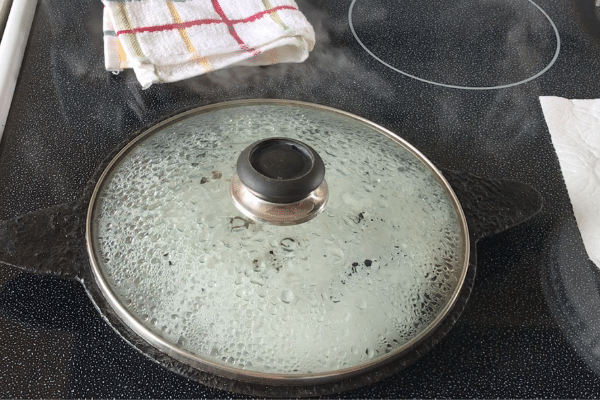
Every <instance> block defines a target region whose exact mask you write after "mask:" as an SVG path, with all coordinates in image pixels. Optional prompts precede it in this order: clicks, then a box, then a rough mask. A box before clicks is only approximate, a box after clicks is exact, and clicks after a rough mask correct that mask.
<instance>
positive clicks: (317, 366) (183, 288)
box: [87, 101, 469, 379]
mask: <svg viewBox="0 0 600 400" xmlns="http://www.w3.org/2000/svg"><path fill="white" fill-rule="evenodd" d="M270 136H276V137H283V138H289V139H294V140H299V141H301V142H302V143H305V144H307V145H308V146H310V147H311V148H312V149H314V150H315V151H316V152H318V154H320V156H321V158H322V160H323V162H324V165H325V170H326V172H325V179H326V181H327V184H328V188H329V198H328V202H327V204H326V205H325V206H324V208H322V212H321V213H320V214H319V215H318V216H316V218H313V219H311V220H309V221H308V222H303V223H298V224H293V225H289V226H278V225H274V224H270V223H264V222H260V221H257V220H255V219H252V218H251V217H248V216H247V215H245V213H242V212H241V211H239V210H238V208H237V207H236V205H235V204H234V201H233V200H232V196H231V189H230V184H231V181H232V178H233V177H235V176H236V160H237V158H238V156H239V154H240V153H241V152H242V151H243V150H244V149H245V148H247V147H248V146H249V145H250V144H252V143H254V142H256V141H258V140H261V139H264V138H265V137H270ZM87 235H88V249H89V252H90V256H91V259H92V269H93V271H94V274H95V277H96V280H97V281H98V284H99V286H100V287H101V289H102V291H103V293H104V295H105V297H106V298H107V300H108V301H109V303H110V304H111V306H112V307H113V308H114V309H115V311H116V312H117V313H118V314H119V315H120V317H121V318H122V319H123V321H124V322H125V323H126V324H127V325H129V327H130V328H132V329H133V330H134V331H135V332H136V333H138V334H139V335H141V336H142V337H143V338H145V339H146V340H147V341H149V342H150V343H152V344H153V345H155V346H157V347H159V348H160V349H161V350H163V351H165V352H167V353H169V354H170V355H172V356H174V357H176V358H178V359H180V360H183V361H185V362H187V363H189V364H191V365H194V366H196V367H199V368H202V369H205V370H209V371H213V372H214V371H216V372H217V373H222V374H225V375H228V376H230V375H231V374H233V375H235V376H237V377H241V378H244V377H247V376H250V377H257V376H258V377H264V376H266V377H269V376H276V377H277V378H283V379H284V378H287V377H291V378H298V377H300V378H306V377H309V378H310V377H322V376H328V375H337V374H340V373H341V374H343V373H344V372H348V371H356V370H360V369H361V368H363V367H369V366H373V365H374V364H376V363H378V362H380V361H381V360H386V359H389V358H390V357H393V356H394V355H399V354H401V353H402V352H403V351H405V350H407V349H409V348H410V346H412V345H413V344H415V343H416V342H417V341H419V340H421V339H422V338H423V337H425V336H426V335H427V334H428V333H429V332H430V331H431V330H433V329H434V328H435V326H436V325H438V324H439V322H440V321H441V320H442V318H443V316H444V315H445V313H446V312H447V311H448V310H449V309H450V308H451V307H452V305H453V303H454V301H455V299H456V297H457V293H458V291H459V289H460V286H461V285H462V282H463V279H464V276H465V273H466V268H467V265H468V248H469V245H468V235H467V233H466V223H465V220H464V216H463V214H462V211H461V209H460V207H459V206H458V203H457V200H456V197H455V196H454V194H453V192H452V190H451V189H450V187H449V185H448V184H447V183H446V182H445V180H444V179H443V177H441V174H440V173H439V172H438V171H437V170H436V169H435V168H434V167H433V166H432V165H431V164H430V163H429V162H428V161H427V160H426V159H425V158H424V157H423V156H422V155H421V154H420V153H419V152H418V151H416V150H415V149H414V148H413V147H412V146H410V145H409V144H407V143H406V142H404V141H403V140H401V139H399V138H397V137H396V136H394V135H393V134H391V133H390V132H388V131H387V130H385V129H383V128H381V127H379V126H377V125H374V124H372V123H370V122H368V121H365V120H363V119H361V118H359V117H356V116H353V115H351V114H347V113H344V112H340V111H337V110H333V109H330V108H326V107H321V106H314V105H309V104H306V103H298V102H281V101H280V102H276V101H254V102H253V101H242V102H233V103H223V104H220V105H215V106H209V107H204V108H201V109H197V110H192V111H190V112H187V113H184V114H182V115H180V116H177V117H175V118H172V119H170V120H168V121H165V122H164V123H162V124H160V125H158V126H156V127H154V128H152V129H151V130H149V131H148V132H146V133H145V134H143V135H141V136H140V137H138V138H137V139H136V140H135V141H133V142H132V143H131V144H130V145H128V146H127V147H126V148H125V149H124V150H123V151H122V152H121V153H120V154H119V155H118V156H117V157H116V158H115V160H113V162H112V163H111V165H110V166H109V167H108V168H107V170H106V171H105V173H104V175H103V177H102V178H101V179H100V182H99V183H98V185H97V187H96V191H95V193H94V197H93V199H92V202H91V205H90V213H89V216H88V233H87ZM273 374H275V375H273Z"/></svg>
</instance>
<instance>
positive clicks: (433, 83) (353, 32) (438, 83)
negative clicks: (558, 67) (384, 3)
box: [348, 0, 560, 90]
mask: <svg viewBox="0 0 600 400" xmlns="http://www.w3.org/2000/svg"><path fill="white" fill-rule="evenodd" d="M357 1H358V0H352V3H350V8H349V9H348V24H349V25H350V30H351V31H352V35H353V36H354V38H355V39H356V41H357V42H358V44H360V45H361V47H362V48H363V49H364V50H365V51H366V52H367V53H369V55H370V56H371V57H373V58H374V59H376V60H377V61H379V62H380V63H381V64H383V65H385V66H386V67H388V68H390V69H392V70H394V71H396V72H398V73H400V74H402V75H405V76H408V77H409V78H413V79H416V80H418V81H421V82H425V83H430V84H432V85H437V86H443V87H447V88H452V89H463V90H492V89H505V88H509V87H512V86H517V85H520V84H523V83H527V82H529V81H532V80H534V79H536V78H538V77H539V76H541V75H543V74H544V73H545V72H546V71H548V70H549V69H550V67H552V65H554V63H555V62H556V60H557V59H558V54H559V53H560V35H559V33H558V28H557V27H556V25H555V24H554V21H552V19H551V18H550V16H549V15H548V14H547V13H546V12H545V11H544V10H543V9H542V8H541V7H540V6H538V5H537V4H536V3H534V2H533V1H532V0H527V1H529V2H530V3H531V4H533V5H534V6H535V7H536V8H537V9H538V10H539V11H540V12H541V13H542V14H543V15H544V16H545V17H546V19H547V20H548V22H550V25H551V26H552V29H554V34H555V36H556V51H555V52H554V57H552V60H550V63H548V65H546V67H545V68H544V69H542V70H541V71H540V72H538V73H537V74H535V75H533V76H530V77H529V78H526V79H523V80H521V81H518V82H514V83H509V84H506V85H498V86H458V85H450V84H447V83H441V82H435V81H430V80H427V79H424V78H419V77H418V76H415V75H412V74H409V73H408V72H405V71H402V70H400V69H398V68H396V67H394V66H392V65H390V64H388V63H387V62H385V61H383V60H382V59H381V58H379V57H377V56H376V55H375V54H374V53H373V52H372V51H371V50H369V49H368V47H367V46H366V45H365V44H364V43H363V42H362V41H361V40H360V39H359V38H358V34H357V33H356V31H355V30H354V24H353V23H352V10H353V9H354V4H356V2H357Z"/></svg>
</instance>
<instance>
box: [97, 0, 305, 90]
mask: <svg viewBox="0 0 600 400" xmlns="http://www.w3.org/2000/svg"><path fill="white" fill-rule="evenodd" d="M103 3H104V55H105V64H106V69H107V70H109V71H121V70H123V69H124V68H133V69H134V71H135V73H136V76H137V78H138V80H139V81H140V83H141V84H142V86H143V87H144V88H147V87H149V86H150V85H152V84H153V83H157V82H174V81H178V80H182V79H186V78H190V77H192V76H196V75H200V74H204V73H206V72H210V71H212V70H216V69H221V68H225V67H229V66H233V65H269V64H276V63H287V62H302V61H304V60H305V59H306V58H307V57H308V53H309V51H311V50H312V49H313V47H314V44H315V33H314V30H313V28H312V26H311V25H310V23H309V22H308V20H307V19H306V18H305V17H304V15H303V14H302V12H300V11H299V10H298V6H297V5H296V3H295V2H294V0H103Z"/></svg>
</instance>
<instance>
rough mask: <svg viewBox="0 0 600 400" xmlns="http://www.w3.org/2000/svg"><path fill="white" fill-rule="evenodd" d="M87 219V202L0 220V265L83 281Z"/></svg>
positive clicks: (53, 207)
mask: <svg viewBox="0 0 600 400" xmlns="http://www.w3.org/2000/svg"><path fill="white" fill-rule="evenodd" d="M85 217H86V206H85V202H84V201H83V200H76V201H74V202H71V203H64V204H59V205H56V206H52V207H49V208H46V209H42V210H38V211H33V212H30V213H28V214H24V215H21V216H18V217H16V218H13V219H11V220H8V221H1V222H0V264H1V263H4V264H8V265H11V266H14V267H17V268H19V269H22V270H24V271H27V272H33V273H37V274H51V275H57V276H60V277H64V278H71V279H77V280H81V279H82V272H83V269H84V268H85V266H86V264H87V263H88V261H87V254H86V250H85V249H86V247H85Z"/></svg>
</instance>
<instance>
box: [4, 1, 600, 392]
mask: <svg viewBox="0 0 600 400" xmlns="http://www.w3.org/2000/svg"><path fill="white" fill-rule="evenodd" d="M298 4H299V6H300V9H301V10H302V11H303V12H304V13H305V15H306V16H307V18H308V19H309V21H310V22H311V23H312V24H313V26H314V27H315V30H316V32H317V46H316V47H315V49H314V51H313V52H312V53H311V55H310V57H309V59H308V60H307V61H306V62H304V63H302V64H293V65H275V66H269V67H237V68H231V69H227V70H223V71H216V72H212V73H210V74H208V75H206V76H201V77H197V78H193V79H188V80H185V81H182V82H178V83H172V84H164V85H154V86H152V87H150V88H149V89H147V90H141V88H140V85H139V84H138V83H137V81H136V79H135V76H134V75H133V74H132V73H130V72H124V73H121V74H118V75H114V74H112V73H107V72H106V71H105V70H104V60H103V52H102V51H103V49H102V47H103V44H102V4H101V3H100V2H99V1H91V0H89V1H88V0H82V1H80V2H78V3H77V4H76V5H75V4H74V3H73V2H66V1H63V0H41V2H40V4H39V5H38V9H37V12H36V16H35V19H34V23H33V28H32V31H31V35H30V38H29V45H28V48H27V50H26V53H25V58H24V62H23V66H22V70H21V75H20V78H19V81H18V83H17V87H16V91H15V96H14V100H13V103H12V108H11V111H10V114H9V117H8V121H7V125H6V129H5V132H4V137H3V138H2V142H1V143H0V220H8V219H11V218H14V217H16V216H18V215H21V214H24V213H26V212H29V211H33V210H37V209H41V208H45V207H49V206H51V205H54V204H60V203H66V202H69V201H73V200H75V199H77V198H79V197H80V196H81V195H82V193H83V190H84V188H85V185H86V182H87V181H88V179H90V177H91V176H92V174H93V173H94V171H95V170H96V168H97V166H98V165H99V164H100V163H101V161H102V160H103V159H104V157H105V156H106V155H108V154H109V153H110V152H111V151H112V150H113V148H114V147H115V146H117V145H118V144H119V143H121V142H122V140H124V139H125V138H127V137H129V136H131V135H132V134H134V133H136V132H140V131H142V130H143V129H144V128H146V127H149V126H151V125H152V124H154V123H157V122H159V121H161V120H163V119H165V118H166V117H168V116H171V115H174V114H176V113H178V112H181V111H183V110H187V109H190V108H193V107H197V106H202V105H206V104H211V103H216V102H220V101H225V100H236V99H245V98H279V99H293V100H302V101H308V102H314V103H320V104H325V105H328V106H332V107H336V108H339V109H342V110H345V111H349V112H352V113H355V114H357V115H360V116H362V117H365V118H367V119H370V120H372V121H374V122H376V123H379V124H381V125H383V126H385V127H387V128H389V129H391V130H392V131H394V132H397V133H398V134H399V135H400V136H402V137H404V138H405V139H407V140H408V141H409V142H411V143H412V144H413V145H415V146H416V147H417V148H418V149H419V150H421V151H422V152H423V153H424V154H425V155H426V156H427V157H429V158H430V159H431V160H432V161H433V162H434V163H435V164H436V165H437V166H439V167H440V168H444V169H453V170H460V171H466V172H469V173H472V174H477V175H479V176H484V177H489V178H509V179H514V180H518V181H521V182H524V183H527V184H529V185H531V186H532V187H534V188H535V189H536V190H537V191H538V192H539V193H540V194H541V196H542V198H543V201H544V207H543V209H542V211H541V212H540V213H539V214H538V215H536V216H535V217H534V218H532V219H531V220H529V221H527V222H525V223H524V224H522V225H519V226H517V227H514V228H511V229H509V230H507V231H505V232H503V233H501V234H498V235H495V236H491V237H488V238H486V239H483V240H482V241H480V242H479V244H478V248H477V250H478V269H477V277H476V279H475V284H474V288H473V292H472V294H471V297H470V299H469V302H468V303H467V306H466V309H465V311H464V313H463V315H462V316H461V318H460V319H459V320H458V322H457V323H456V325H455V326H454V328H453V329H452V330H451V331H450V333H449V334H448V335H447V336H446V337H445V338H444V339H443V340H442V341H441V342H440V343H439V344H438V345H437V346H436V347H435V348H433V349H432V350H431V351H430V352H428V353H427V354H426V355H425V356H424V357H422V358H421V359H420V360H419V361H417V362H416V363H415V364H413V365H412V366H410V367H408V368H406V369H405V370H403V371H402V372H400V373H398V374H396V375H394V376H392V377H390V378H388V379H385V380H383V381H381V382H378V383H375V384H372V385H370V386H366V387H364V388H362V389H357V390H354V391H349V392H344V393H342V394H340V395H339V396H340V397H344V398H355V397H362V398H364V397H368V398H381V397H386V398H398V397H402V398H407V397H410V398H413V397H417V398H432V397H448V398H470V397H486V398H492V397H503V398H507V397H516V398H531V397H545V398H575V397H577V398H590V397H593V398H597V397H600V326H598V325H599V324H600V322H599V321H600V271H599V270H598V269H597V268H596V267H595V266H594V265H593V264H592V263H591V262H590V261H589V260H588V258H587V256H586V255H585V251H584V249H583V243H582V241H581V238H580V235H579V232H578V230H577V227H576V223H575V219H574V216H573V212H572V208H571V205H570V202H569V198H568V194H567V191H566V187H565V184H564V181H563V178H562V175H561V172H560V168H559V164H558V159H557V156H556V153H555V152H554V149H553V147H552V143H551V141H550V135H549V133H548V130H547V127H546V124H545V122H544V118H543V115H542V110H541V107H540V105H539V101H538V97H539V96H542V95H553V96H561V97H566V98H584V99H585V98H598V97H600V20H598V18H597V16H596V10H595V6H594V1H593V0H575V1H570V2H567V1H554V0H552V1H550V0H538V1H536V2H535V3H533V2H531V1H529V0H509V1H508V0H507V1H487V2H481V1H477V2H473V1H465V0H454V1H450V2H444V3H443V4H432V3H431V2H428V3H423V2H419V1H413V0H410V1H409V0H407V1H403V2H402V4H400V5H399V4H397V2H392V1H390V0H374V1H369V2H367V1H366V0H355V1H341V0H335V1H316V0H311V1H308V2H307V1H301V2H299V3H298ZM350 10H351V11H352V12H351V13H350V14H351V15H349V11H350ZM353 31H354V32H353ZM482 32H483V33H485V35H483V34H482ZM557 33H558V35H557ZM357 37H358V38H359V40H360V42H359V41H358V40H357V39H356V38H357ZM559 45H560V46H559ZM367 50H368V51H367ZM369 52H370V53H372V54H370V53H369ZM373 55H374V56H376V58H375V57H373ZM416 78H419V79H416ZM439 83H441V84H443V85H446V86H442V85H439ZM464 86H470V87H485V86H487V87H490V86H493V87H498V88H495V89H488V90H470V89H464V88H462V87H464ZM0 343H1V345H0V397H2V398H17V397H28V398H29V397H44V398H49V397H52V398H73V397H103V398H107V397H117V398H196V397H209V398H214V397H237V396H236V395H232V394H231V393H228V392H222V391H216V390H214V389H210V388H207V387H205V386H203V385H201V384H198V383H196V382H194V381H191V380H188V379H186V378H183V377H180V376H179V375H176V374H175V373H173V372H169V371H168V370H166V369H164V368H163V367H161V366H159V365H158V364H156V363H154V362H152V361H150V360H149V359H147V358H146V357H144V356H143V355H141V354H140V353H138V352H137V351H136V350H135V349H134V348H132V347H131V346H130V345H129V344H127V343H126V342H125V341H124V340H123V339H122V338H121V337H120V336H119V335H118V334H117V333H116V332H114V331H113V330H112V328H111V327H110V326H109V325H108V324H107V323H106V322H105V321H104V320H103V319H102V317H101V316H100V314H99V313H98V312H97V311H96V309H95V308H94V306H93V305H92V302H91V301H90V300H89V298H88V296H87V294H86V292H85V291H84V289H83V287H82V286H81V285H80V284H79V283H78V282H75V281H71V280H64V279H60V278H57V277H51V276H42V275H34V274H26V273H23V272H22V271H20V270H19V269H17V268H14V267H11V266H8V265H6V264H2V263H0ZM336 397H337V396H336Z"/></svg>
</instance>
